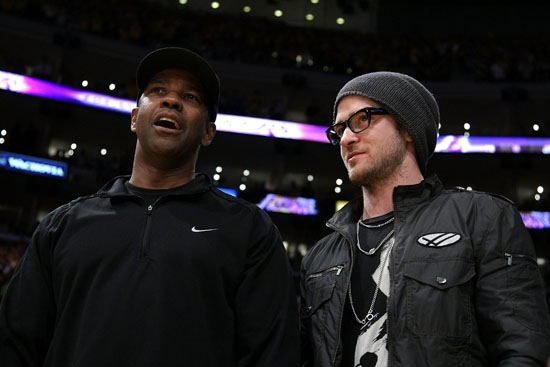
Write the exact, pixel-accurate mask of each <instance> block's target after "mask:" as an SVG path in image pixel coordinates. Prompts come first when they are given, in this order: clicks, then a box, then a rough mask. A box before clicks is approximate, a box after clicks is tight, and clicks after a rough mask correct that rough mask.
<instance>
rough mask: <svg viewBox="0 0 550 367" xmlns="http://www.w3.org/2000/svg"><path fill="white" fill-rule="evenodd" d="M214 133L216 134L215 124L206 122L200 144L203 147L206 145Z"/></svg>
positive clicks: (210, 141)
mask: <svg viewBox="0 0 550 367" xmlns="http://www.w3.org/2000/svg"><path fill="white" fill-rule="evenodd" d="M214 135H216V124H215V123H213V122H207V123H206V130H205V131H204V134H203V136H202V139H201V145H202V146H203V147H207V146H209V145H210V143H212V140H213V139H214Z"/></svg>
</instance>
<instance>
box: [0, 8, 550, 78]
mask: <svg viewBox="0 0 550 367" xmlns="http://www.w3.org/2000/svg"><path fill="white" fill-rule="evenodd" d="M69 3H70V5H69ZM168 4H169V3H168V2H166V3H164V2H162V3H161V2H147V1H129V0H121V1H114V0H106V1H98V0H83V1H78V2H65V1H59V0H57V1H56V0H48V1H39V0H2V1H0V10H1V11H3V12H5V13H10V14H15V15H18V16H23V17H27V18H31V19H34V20H38V21H42V22H46V23H49V24H52V25H55V26H58V27H60V28H61V29H63V30H64V31H65V33H64V34H63V35H61V33H60V37H63V40H62V42H64V43H66V44H67V46H68V47H78V45H79V39H78V32H86V33H92V34H95V35H98V36H102V37H106V38H110V39H116V40H120V41H123V42H127V43H132V44H136V45H142V46H146V47H156V46H160V45H173V44H178V45H182V46H185V47H187V48H190V49H193V50H196V51H198V52H199V53H201V54H203V55H204V56H205V57H206V58H208V59H210V60H220V61H227V62H234V63H246V64H258V65H271V66H277V67H283V68H289V69H301V70H315V71H321V72H328V73H338V74H351V75H358V74H361V73H364V72H367V71H375V70H393V71H401V72H405V73H408V74H412V75H413V76H415V77H416V78H418V79H420V80H423V81H449V80H475V81H549V80H550V40H549V39H548V38H546V37H542V36H541V37H540V38H538V39H534V38H533V37H529V38H522V37H520V36H518V37H517V38H515V39H510V37H506V38H504V39H502V38H499V37H496V36H494V35H491V34H487V35H480V36H479V37H475V38H473V37H443V38H440V37H439V36H438V35H434V36H433V38H430V39H428V38H426V37H415V36H414V35H411V36H408V37H391V38H389V37H385V36H381V35H373V34H362V33H352V32H349V31H334V30H323V29H317V28H297V27H293V26H288V25H286V24H285V23H283V22H281V21H275V20H270V19H263V18H259V17H254V16H253V15H251V14H242V15H240V16H230V15H221V14H212V13H193V12H190V11H189V10H187V8H186V7H184V6H178V5H177V2H175V1H174V4H173V6H168ZM36 69H37V70H35V72H36V73H48V72H52V70H51V69H52V67H51V65H50V66H48V65H41V66H40V67H37V68H36Z"/></svg>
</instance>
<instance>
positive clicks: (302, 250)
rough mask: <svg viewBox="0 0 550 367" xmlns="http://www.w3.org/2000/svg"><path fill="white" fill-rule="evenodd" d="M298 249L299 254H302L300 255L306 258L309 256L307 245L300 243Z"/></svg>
mask: <svg viewBox="0 0 550 367" xmlns="http://www.w3.org/2000/svg"><path fill="white" fill-rule="evenodd" d="M297 249H298V252H299V253H300V255H302V256H306V254H307V246H306V244H305V243H300V244H298V247H297Z"/></svg>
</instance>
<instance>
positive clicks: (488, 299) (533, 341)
mask: <svg viewBox="0 0 550 367" xmlns="http://www.w3.org/2000/svg"><path fill="white" fill-rule="evenodd" d="M502 204H504V205H502V206H501V207H500V208H499V211H498V213H497V215H496V216H495V217H494V218H490V221H491V224H490V225H489V227H488V229H487V231H486V233H485V235H484V240H483V243H482V245H481V247H480V249H479V253H478V262H477V269H476V271H477V273H478V281H477V286H476V297H475V299H476V313H477V318H478V321H479V329H480V336H481V338H482V343H483V344H484V345H485V346H486V348H487V352H488V355H489V358H490V364H491V365H494V366H497V365H498V366H501V367H504V366H515V367H518V366H543V365H545V363H546V361H547V360H548V356H549V354H550V322H549V317H548V307H547V305H546V301H545V298H544V284H543V281H542V277H541V275H540V272H539V269H538V265H537V261H536V255H535V250H534V246H533V243H532V241H531V238H530V236H529V233H528V231H527V229H526V228H525V226H524V225H523V222H522V219H521V216H520V215H519V212H518V211H517V210H516V208H515V207H514V206H512V205H510V204H508V203H503V202H502Z"/></svg>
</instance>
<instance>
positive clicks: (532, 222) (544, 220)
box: [520, 211, 550, 229]
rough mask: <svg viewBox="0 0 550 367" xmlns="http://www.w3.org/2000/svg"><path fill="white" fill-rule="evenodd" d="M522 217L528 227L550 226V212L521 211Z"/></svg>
mask: <svg viewBox="0 0 550 367" xmlns="http://www.w3.org/2000/svg"><path fill="white" fill-rule="evenodd" d="M520 214H521V219H523V223H525V227H527V228H536V229H543V228H550V212H536V211H532V212H520Z"/></svg>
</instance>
